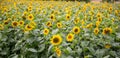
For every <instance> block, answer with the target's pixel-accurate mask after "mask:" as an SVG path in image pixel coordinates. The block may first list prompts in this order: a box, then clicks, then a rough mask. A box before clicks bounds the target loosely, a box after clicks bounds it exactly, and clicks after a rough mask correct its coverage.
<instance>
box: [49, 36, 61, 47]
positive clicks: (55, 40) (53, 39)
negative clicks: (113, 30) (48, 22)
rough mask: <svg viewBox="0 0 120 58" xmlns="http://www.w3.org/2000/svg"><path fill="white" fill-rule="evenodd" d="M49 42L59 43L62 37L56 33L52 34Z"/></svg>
mask: <svg viewBox="0 0 120 58" xmlns="http://www.w3.org/2000/svg"><path fill="white" fill-rule="evenodd" d="M50 42H51V44H52V45H59V44H61V43H62V38H61V36H60V35H59V34H58V35H53V37H52V38H51V41H50Z"/></svg>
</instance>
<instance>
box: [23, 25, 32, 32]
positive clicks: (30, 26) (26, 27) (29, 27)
mask: <svg viewBox="0 0 120 58" xmlns="http://www.w3.org/2000/svg"><path fill="white" fill-rule="evenodd" d="M32 29H33V26H32V25H30V24H27V25H26V26H25V30H27V31H30V30H32Z"/></svg>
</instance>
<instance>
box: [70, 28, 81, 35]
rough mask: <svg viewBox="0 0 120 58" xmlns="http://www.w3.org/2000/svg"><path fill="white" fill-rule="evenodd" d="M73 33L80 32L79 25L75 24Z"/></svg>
mask: <svg viewBox="0 0 120 58" xmlns="http://www.w3.org/2000/svg"><path fill="white" fill-rule="evenodd" d="M72 31H73V33H75V34H78V33H80V28H79V27H78V26H75V27H74V28H73V29H72Z"/></svg>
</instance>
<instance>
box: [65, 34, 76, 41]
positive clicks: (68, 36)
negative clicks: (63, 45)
mask: <svg viewBox="0 0 120 58" xmlns="http://www.w3.org/2000/svg"><path fill="white" fill-rule="evenodd" d="M66 39H67V41H70V42H71V41H73V39H74V34H72V33H69V34H68V35H67V38H66Z"/></svg>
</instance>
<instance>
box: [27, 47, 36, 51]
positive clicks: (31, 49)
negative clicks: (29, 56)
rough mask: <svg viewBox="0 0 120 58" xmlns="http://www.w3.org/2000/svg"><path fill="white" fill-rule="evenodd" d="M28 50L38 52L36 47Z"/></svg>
mask: <svg viewBox="0 0 120 58" xmlns="http://www.w3.org/2000/svg"><path fill="white" fill-rule="evenodd" d="M28 51H31V52H37V50H36V49H34V48H29V49H28Z"/></svg>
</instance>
